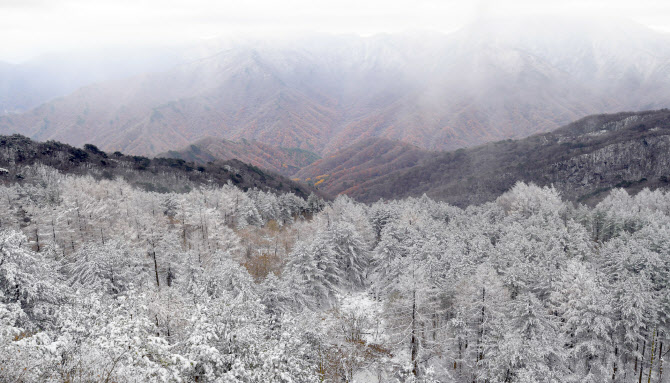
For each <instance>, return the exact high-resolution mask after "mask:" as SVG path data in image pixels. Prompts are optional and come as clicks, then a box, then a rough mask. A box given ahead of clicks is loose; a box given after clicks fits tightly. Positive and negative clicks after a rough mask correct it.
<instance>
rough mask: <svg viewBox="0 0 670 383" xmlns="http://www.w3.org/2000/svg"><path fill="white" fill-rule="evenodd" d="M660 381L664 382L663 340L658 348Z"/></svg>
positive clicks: (660, 382)
mask: <svg viewBox="0 0 670 383" xmlns="http://www.w3.org/2000/svg"><path fill="white" fill-rule="evenodd" d="M658 381H659V383H662V382H663V342H661V344H660V347H659V348H658Z"/></svg>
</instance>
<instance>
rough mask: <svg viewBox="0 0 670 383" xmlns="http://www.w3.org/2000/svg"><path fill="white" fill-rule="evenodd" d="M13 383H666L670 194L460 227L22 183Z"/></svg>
mask: <svg viewBox="0 0 670 383" xmlns="http://www.w3.org/2000/svg"><path fill="white" fill-rule="evenodd" d="M19 174H21V175H22V176H23V180H21V182H14V181H12V182H7V183H3V184H2V185H0V204H1V205H0V206H1V207H2V208H0V382H3V383H4V382H64V381H86V382H94V381H101V380H102V381H105V380H107V381H110V382H111V381H117V382H130V381H134V380H137V381H142V382H177V381H181V382H220V381H222V382H315V383H316V382H332V383H335V382H343V381H346V382H385V383H386V382H407V383H409V382H441V383H457V382H458V383H461V382H472V381H476V382H485V381H488V382H515V383H516V382H519V383H521V382H593V383H596V382H597V383H601V382H606V381H609V382H616V383H629V382H631V381H637V380H638V379H639V377H640V376H641V377H642V379H644V381H651V382H655V383H661V382H667V379H668V373H667V372H664V368H665V367H667V366H665V365H664V364H663V363H664V360H663V358H662V357H661V356H662V355H664V353H666V352H667V350H668V340H669V338H668V334H669V333H670V320H669V318H668V314H669V313H670V286H669V282H668V281H669V280H670V247H669V245H668V244H670V194H668V193H663V192H661V191H649V190H643V191H642V192H640V193H638V194H637V195H636V196H635V197H631V196H629V195H628V194H627V193H626V192H625V191H624V190H620V189H617V190H614V191H613V192H612V193H611V194H610V195H609V196H608V197H606V198H605V199H604V200H603V201H602V202H600V203H599V204H598V205H597V206H596V207H594V208H587V207H584V206H578V207H575V206H573V205H572V204H571V203H566V202H564V201H562V200H561V197H560V195H559V193H558V192H557V191H556V190H554V189H550V188H540V187H537V186H533V185H526V184H523V183H519V184H517V185H516V186H514V187H513V188H512V189H511V190H510V191H509V192H507V193H505V194H504V195H502V196H501V197H499V198H498V199H496V201H495V202H490V203H486V204H483V205H480V206H470V207H468V208H467V209H460V208H457V207H454V206H450V205H447V204H446V203H444V202H435V201H433V200H431V199H429V198H427V197H422V198H420V199H414V198H409V199H404V200H399V201H393V202H386V203H375V204H372V205H363V204H360V203H357V202H354V201H352V200H351V199H349V198H348V197H345V196H341V197H338V198H337V199H336V200H335V201H334V202H332V203H327V204H324V203H323V202H322V201H320V200H319V199H317V198H314V197H311V198H310V199H309V200H308V201H305V200H303V199H301V198H299V197H297V196H295V195H293V194H280V195H278V194H275V193H266V192H263V191H259V190H257V189H249V190H248V191H246V192H244V191H243V190H241V189H239V188H237V187H235V186H233V185H230V184H228V185H224V186H222V187H218V186H214V185H211V186H196V187H194V188H193V189H191V190H190V191H188V192H185V193H156V192H153V191H147V190H144V189H142V188H138V187H133V186H132V185H131V184H129V183H128V182H126V181H125V180H123V179H122V178H115V179H104V178H95V177H92V176H91V175H78V174H63V173H59V172H57V171H56V170H54V169H53V168H50V167H48V166H45V165H42V164H36V165H29V166H23V167H21V169H20V171H19Z"/></svg>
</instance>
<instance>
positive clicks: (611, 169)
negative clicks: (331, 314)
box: [299, 109, 670, 206]
mask: <svg viewBox="0 0 670 383" xmlns="http://www.w3.org/2000/svg"><path fill="white" fill-rule="evenodd" d="M373 145H375V144H374V142H373V143H371V144H370V146H373ZM377 146H379V145H377ZM352 149H354V150H347V149H345V150H343V151H342V152H341V153H339V154H336V155H334V156H332V158H330V159H328V161H329V162H325V160H322V161H320V162H316V163H314V164H312V165H310V166H308V167H307V168H305V169H303V170H302V171H301V172H300V173H299V174H300V175H301V176H302V177H304V178H303V179H307V178H310V177H314V175H317V174H327V175H329V176H328V177H324V181H323V182H322V183H321V184H319V185H318V186H319V187H320V188H321V189H322V190H324V191H326V192H329V193H332V194H337V193H346V194H348V195H349V196H351V197H353V198H355V199H357V200H360V201H364V202H371V201H376V200H378V199H379V198H385V199H391V198H404V197H408V196H414V197H419V196H421V195H422V194H424V193H426V194H427V195H428V196H429V197H431V198H435V199H437V200H441V201H446V202H449V203H452V204H455V205H458V206H467V205H471V204H480V203H483V202H487V201H492V200H494V199H495V198H497V197H498V196H499V195H500V194H502V193H504V192H505V191H507V190H509V189H510V188H511V187H512V186H513V185H514V184H515V183H516V182H518V181H524V182H534V183H536V184H538V185H547V186H549V185H554V186H555V187H556V188H557V190H559V191H560V192H561V195H562V196H563V198H566V199H567V200H571V201H581V202H587V203H590V204H592V205H593V204H595V203H597V202H598V201H599V200H601V199H602V198H604V197H605V196H606V195H607V193H608V192H609V191H610V190H612V189H613V188H616V187H623V188H626V189H627V190H629V191H631V192H637V191H639V190H641V189H643V188H644V187H649V188H668V187H670V156H668V153H670V111H669V110H667V109H663V110H659V111H648V112H630V113H617V114H609V115H595V116H590V117H586V118H584V119H581V120H579V121H576V122H574V123H572V124H569V125H567V126H565V127H562V128H560V129H557V130H555V131H552V132H550V133H544V134H539V135H535V136H531V137H528V138H525V139H522V140H505V141H498V142H494V143H490V144H486V145H482V146H478V147H474V148H467V149H459V150H456V151H453V152H444V153H437V152H432V153H430V152H424V154H423V155H422V156H421V157H420V160H419V161H417V162H416V164H415V165H413V164H412V163H411V162H407V163H406V165H409V166H406V167H404V168H401V169H398V170H395V171H390V172H383V173H381V174H379V173H376V172H374V171H369V172H367V171H366V169H365V168H364V167H363V168H361V169H356V171H354V172H352V173H351V174H352V175H357V174H360V175H361V176H359V177H350V176H348V174H343V173H342V172H339V171H338V170H339V169H338V167H337V166H332V167H328V166H325V167H324V166H323V165H324V164H328V163H331V164H337V163H340V162H343V161H351V159H356V158H359V157H361V156H364V155H365V153H366V151H367V148H366V147H365V146H362V147H361V146H356V147H353V148H352ZM391 163H392V162H389V163H388V164H391ZM395 163H396V164H399V163H400V162H395ZM412 165H413V166H412ZM371 170H374V168H372V169H371ZM345 182H347V183H346V186H347V187H343V186H342V185H345Z"/></svg>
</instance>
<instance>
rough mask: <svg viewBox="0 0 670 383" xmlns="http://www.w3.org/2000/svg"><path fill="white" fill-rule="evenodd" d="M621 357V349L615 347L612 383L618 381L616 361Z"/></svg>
mask: <svg viewBox="0 0 670 383" xmlns="http://www.w3.org/2000/svg"><path fill="white" fill-rule="evenodd" d="M618 355H619V347H614V371H612V381H613V382H614V381H616V361H617V356H618Z"/></svg>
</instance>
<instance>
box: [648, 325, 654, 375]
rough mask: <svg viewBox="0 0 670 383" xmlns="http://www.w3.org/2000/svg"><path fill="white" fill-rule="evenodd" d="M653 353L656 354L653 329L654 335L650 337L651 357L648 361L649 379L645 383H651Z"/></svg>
mask: <svg viewBox="0 0 670 383" xmlns="http://www.w3.org/2000/svg"><path fill="white" fill-rule="evenodd" d="M655 352H656V329H654V334H653V335H652V336H651V357H650V359H649V378H647V383H651V371H652V369H653V368H654V353H655Z"/></svg>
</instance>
